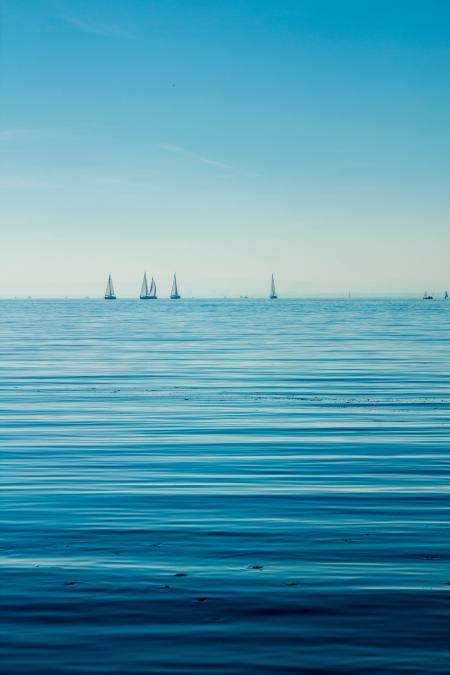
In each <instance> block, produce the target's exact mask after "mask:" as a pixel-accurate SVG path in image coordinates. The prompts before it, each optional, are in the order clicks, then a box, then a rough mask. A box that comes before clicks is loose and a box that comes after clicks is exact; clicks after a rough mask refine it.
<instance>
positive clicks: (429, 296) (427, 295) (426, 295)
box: [423, 291, 434, 300]
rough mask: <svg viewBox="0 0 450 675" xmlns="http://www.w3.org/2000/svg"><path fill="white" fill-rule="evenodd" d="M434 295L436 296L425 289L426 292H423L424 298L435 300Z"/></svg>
mask: <svg viewBox="0 0 450 675" xmlns="http://www.w3.org/2000/svg"><path fill="white" fill-rule="evenodd" d="M433 297H434V296H433V295H432V294H430V293H428V291H425V293H424V294H423V299H424V300H433Z"/></svg>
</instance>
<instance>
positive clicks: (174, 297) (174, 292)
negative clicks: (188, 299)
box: [170, 274, 180, 300]
mask: <svg viewBox="0 0 450 675" xmlns="http://www.w3.org/2000/svg"><path fill="white" fill-rule="evenodd" d="M170 297H171V299H172V300H178V299H179V297H180V296H179V294H178V286H177V275H176V274H174V275H173V282H172V290H171V292H170Z"/></svg>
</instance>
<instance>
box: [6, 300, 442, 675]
mask: <svg viewBox="0 0 450 675" xmlns="http://www.w3.org/2000/svg"><path fill="white" fill-rule="evenodd" d="M449 324H450V305H447V304H445V303H443V302H437V301H436V302H434V303H423V302H422V301H418V302H416V301H393V300H390V301H381V300H380V301H375V300H372V301H362V300H361V301H359V300H354V301H351V302H349V301H330V300H329V301H319V300H310V301H304V302H302V301H287V300H286V301H283V300H279V301H277V302H268V301H267V302H265V301H224V300H221V301H217V302H216V301H181V302H180V303H170V302H168V301H158V302H155V303H140V302H139V301H125V300H118V301H117V302H116V303H105V302H102V301H87V300H86V301H28V302H25V301H2V302H1V303H0V423H1V426H0V442H1V457H0V470H1V473H0V487H1V505H2V510H1V520H2V527H1V533H0V571H1V579H2V592H1V594H0V595H1V597H0V660H1V663H2V666H1V668H2V672H7V673H33V674H34V673H43V674H44V673H45V674H46V675H48V674H51V673H78V672H84V673H90V672H92V673H94V672H95V673H127V674H128V673H129V674H136V673H149V672H155V673H159V672H161V673H195V674H198V673H202V672H214V673H230V674H231V673H240V672H242V673H255V674H258V675H259V674H260V673H276V672H278V673H280V672H283V673H298V672H304V673H319V672H335V673H362V672H364V673H380V672H389V673H394V672H395V673H397V672H398V673H400V672H401V673H447V672H448V663H449V657H450V653H449V648H448V644H449V625H450V624H449V619H450V585H449V584H450V569H449V559H450V537H449V526H450V494H449V493H450V482H449V468H450V442H449V441H450V408H449V403H450V331H449Z"/></svg>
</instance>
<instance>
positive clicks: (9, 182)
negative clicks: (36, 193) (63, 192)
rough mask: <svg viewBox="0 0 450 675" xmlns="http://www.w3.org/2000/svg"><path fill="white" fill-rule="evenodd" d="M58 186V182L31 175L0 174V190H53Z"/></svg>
mask: <svg viewBox="0 0 450 675" xmlns="http://www.w3.org/2000/svg"><path fill="white" fill-rule="evenodd" d="M60 187H61V185H60V184H59V183H54V182H53V181H49V180H46V179H40V178H34V177H33V176H8V177H6V178H3V177H2V176H0V190H55V189H58V188H60Z"/></svg>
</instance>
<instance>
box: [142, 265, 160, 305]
mask: <svg viewBox="0 0 450 675" xmlns="http://www.w3.org/2000/svg"><path fill="white" fill-rule="evenodd" d="M139 297H140V299H141V300H156V299H157V296H156V284H155V280H154V279H153V277H152V280H151V282H150V287H149V285H148V281H147V272H144V278H143V280H142V286H141V293H140V295H139Z"/></svg>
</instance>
